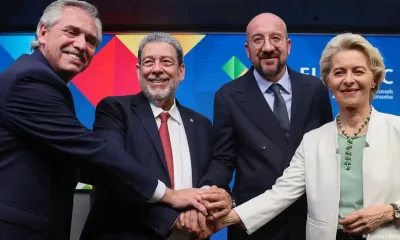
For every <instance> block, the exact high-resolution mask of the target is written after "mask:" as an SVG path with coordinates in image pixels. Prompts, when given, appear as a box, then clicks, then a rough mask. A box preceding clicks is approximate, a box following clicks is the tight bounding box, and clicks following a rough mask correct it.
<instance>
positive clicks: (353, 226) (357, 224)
mask: <svg viewBox="0 0 400 240" xmlns="http://www.w3.org/2000/svg"><path fill="white" fill-rule="evenodd" d="M363 225H365V223H364V221H363V219H359V220H358V221H356V222H354V223H350V224H348V225H344V226H343V228H344V229H345V230H354V229H356V228H359V227H362V226H363Z"/></svg>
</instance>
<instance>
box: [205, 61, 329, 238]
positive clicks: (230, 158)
mask: <svg viewBox="0 0 400 240" xmlns="http://www.w3.org/2000/svg"><path fill="white" fill-rule="evenodd" d="M253 70H254V68H251V69H250V70H249V71H248V72H247V73H246V74H245V75H243V76H242V77H239V78H238V79H236V80H234V81H232V82H229V83H227V84H225V85H224V86H222V87H221V88H220V89H219V90H218V91H217V92H216V94H215V101H214V130H215V139H214V141H213V144H212V160H211V162H210V166H209V169H208V172H207V174H206V175H205V176H204V177H203V178H202V181H201V183H200V185H211V184H216V185H218V186H226V185H227V184H228V183H229V182H230V181H231V180H232V174H233V171H234V170H235V169H236V176H235V181H234V187H233V194H234V196H235V197H236V201H237V204H241V203H244V202H246V201H248V200H249V199H251V198H253V197H256V196H258V195H259V194H261V193H263V192H264V191H266V190H267V189H270V188H271V187H272V186H273V185H274V183H275V181H276V179H277V178H278V177H280V176H281V175H282V173H283V170H284V169H285V168H286V167H288V166H289V163H290V160H291V158H292V156H293V155H294V152H295V150H296V148H297V147H298V145H299V144H300V142H301V140H302V138H303V135H304V134H305V133H306V132H308V131H310V130H312V129H315V128H318V127H320V126H322V125H323V124H325V123H327V122H330V121H332V118H333V117H332V109H331V104H330V100H329V95H328V91H327V88H326V87H325V86H324V85H323V83H322V81H321V80H319V79H317V78H316V77H313V76H309V75H304V74H300V73H298V72H295V71H293V70H292V69H290V68H289V69H288V72H289V76H290V79H291V84H292V94H293V95H292V108H291V109H292V110H291V125H290V136H289V138H287V137H286V135H285V133H284V131H283V129H282V128H281V126H280V124H279V122H278V121H277V119H276V117H275V115H274V113H273V112H272V110H271V108H270V107H269V105H268V103H267V101H266V100H265V98H264V96H263V94H262V93H261V91H260V88H259V87H258V85H257V82H256V80H255V78H254V75H253ZM306 213H307V206H306V202H305V197H303V198H301V199H299V200H298V201H297V202H296V203H295V204H293V205H292V206H291V207H289V208H288V209H287V210H286V211H284V212H283V213H282V214H280V215H278V216H277V217H276V218H275V219H274V220H273V221H271V222H270V223H268V224H266V225H265V226H264V227H262V228H261V229H260V230H258V231H257V232H255V233H253V234H252V235H251V236H249V235H248V234H247V233H246V232H245V231H244V229H243V228H242V227H241V226H239V225H236V226H232V227H230V228H229V231H228V234H229V239H230V240H232V239H240V240H243V239H260V240H261V239H263V240H264V239H269V240H283V239H293V240H301V239H305V223H306ZM287 236H289V237H287Z"/></svg>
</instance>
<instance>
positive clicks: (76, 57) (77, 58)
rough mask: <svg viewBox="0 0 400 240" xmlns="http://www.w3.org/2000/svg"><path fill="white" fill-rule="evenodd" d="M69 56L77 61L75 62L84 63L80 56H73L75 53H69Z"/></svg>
mask: <svg viewBox="0 0 400 240" xmlns="http://www.w3.org/2000/svg"><path fill="white" fill-rule="evenodd" d="M67 55H68V56H70V57H71V58H73V59H75V60H77V61H81V62H83V61H82V59H81V58H80V57H79V56H78V55H76V54H73V53H67Z"/></svg>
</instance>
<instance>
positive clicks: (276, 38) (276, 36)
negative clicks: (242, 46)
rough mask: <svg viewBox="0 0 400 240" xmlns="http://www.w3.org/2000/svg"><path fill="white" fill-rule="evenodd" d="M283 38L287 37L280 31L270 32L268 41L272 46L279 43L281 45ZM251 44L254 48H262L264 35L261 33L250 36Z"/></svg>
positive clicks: (276, 45) (277, 45)
mask: <svg viewBox="0 0 400 240" xmlns="http://www.w3.org/2000/svg"><path fill="white" fill-rule="evenodd" d="M285 38H287V37H286V36H284V35H282V34H280V33H272V34H270V35H269V36H268V40H269V42H270V43H271V45H272V46H274V47H279V46H280V45H282V43H283V40H285ZM251 44H252V45H253V46H254V47H255V48H262V47H263V46H264V44H265V37H264V36H262V35H256V36H253V37H252V38H251Z"/></svg>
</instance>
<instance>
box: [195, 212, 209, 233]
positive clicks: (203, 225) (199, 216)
mask: <svg viewBox="0 0 400 240" xmlns="http://www.w3.org/2000/svg"><path fill="white" fill-rule="evenodd" d="M197 219H198V222H199V227H200V231H202V232H203V231H205V230H207V223H206V217H205V216H204V215H203V214H201V213H199V212H198V213H197Z"/></svg>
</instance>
